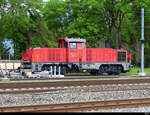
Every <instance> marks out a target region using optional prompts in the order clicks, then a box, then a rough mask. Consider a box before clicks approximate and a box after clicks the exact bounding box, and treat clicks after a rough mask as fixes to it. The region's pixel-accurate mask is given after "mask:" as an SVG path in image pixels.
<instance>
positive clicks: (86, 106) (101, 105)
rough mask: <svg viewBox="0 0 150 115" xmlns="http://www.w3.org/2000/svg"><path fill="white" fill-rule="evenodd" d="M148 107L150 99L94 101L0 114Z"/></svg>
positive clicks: (18, 108) (1, 109) (5, 109)
mask: <svg viewBox="0 0 150 115" xmlns="http://www.w3.org/2000/svg"><path fill="white" fill-rule="evenodd" d="M143 106H150V98H140V99H128V100H111V101H95V102H80V103H65V104H49V105H32V106H16V107H0V112H82V111H90V110H106V109H115V108H133V107H143Z"/></svg>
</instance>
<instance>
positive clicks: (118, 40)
mask: <svg viewBox="0 0 150 115" xmlns="http://www.w3.org/2000/svg"><path fill="white" fill-rule="evenodd" d="M119 44H120V28H117V30H116V49H119V46H120V45H119Z"/></svg>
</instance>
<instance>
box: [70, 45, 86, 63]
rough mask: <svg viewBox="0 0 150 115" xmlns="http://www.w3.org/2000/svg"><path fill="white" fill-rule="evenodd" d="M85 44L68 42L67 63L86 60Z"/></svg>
mask: <svg viewBox="0 0 150 115" xmlns="http://www.w3.org/2000/svg"><path fill="white" fill-rule="evenodd" d="M85 49H86V48H85V44H84V43H81V42H70V43H69V48H68V57H69V60H68V61H69V63H82V62H85V61H86V53H85V52H86V50H85Z"/></svg>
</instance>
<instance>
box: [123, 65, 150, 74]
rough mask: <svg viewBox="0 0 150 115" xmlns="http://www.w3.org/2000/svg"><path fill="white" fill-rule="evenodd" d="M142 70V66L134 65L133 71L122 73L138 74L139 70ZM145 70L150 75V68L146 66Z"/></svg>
mask: <svg viewBox="0 0 150 115" xmlns="http://www.w3.org/2000/svg"><path fill="white" fill-rule="evenodd" d="M138 70H139V71H141V68H140V67H133V68H131V71H130V72H127V73H121V75H133V74H134V75H137V74H138V72H137V71H138ZM144 72H145V73H146V74H149V75H150V68H144Z"/></svg>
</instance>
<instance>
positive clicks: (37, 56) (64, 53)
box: [22, 38, 126, 63]
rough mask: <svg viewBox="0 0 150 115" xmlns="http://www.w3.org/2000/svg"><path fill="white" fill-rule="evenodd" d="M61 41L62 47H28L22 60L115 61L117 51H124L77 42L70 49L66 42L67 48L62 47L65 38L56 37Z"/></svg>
mask: <svg viewBox="0 0 150 115" xmlns="http://www.w3.org/2000/svg"><path fill="white" fill-rule="evenodd" d="M60 40H61V41H62V48H37V49H32V48H30V49H28V50H26V53H23V54H22V60H27V61H30V62H31V63H33V62H41V63H43V62H47V63H49V62H52V63H55V62H56V63H59V62H64V63H66V62H68V63H88V62H89V63H90V62H104V63H109V62H110V63H115V62H117V51H126V50H123V49H120V50H116V49H108V48H86V43H84V48H82V44H81V43H80V42H79V43H77V49H71V48H70V46H69V43H68V48H64V43H65V38H60V39H58V43H59V41H60Z"/></svg>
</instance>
